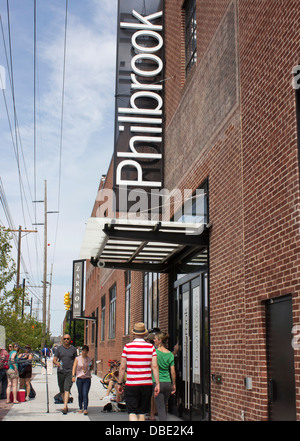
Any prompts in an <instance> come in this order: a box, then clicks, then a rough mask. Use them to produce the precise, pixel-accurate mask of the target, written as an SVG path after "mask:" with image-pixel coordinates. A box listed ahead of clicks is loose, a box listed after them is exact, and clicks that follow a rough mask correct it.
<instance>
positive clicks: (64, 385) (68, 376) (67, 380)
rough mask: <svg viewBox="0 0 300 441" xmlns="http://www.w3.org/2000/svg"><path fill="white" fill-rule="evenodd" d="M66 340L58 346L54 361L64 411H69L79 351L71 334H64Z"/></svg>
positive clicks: (64, 412)
mask: <svg viewBox="0 0 300 441" xmlns="http://www.w3.org/2000/svg"><path fill="white" fill-rule="evenodd" d="M63 338H64V341H63V344H62V345H61V346H59V347H58V348H57V351H56V354H55V357H54V359H53V363H54V364H55V365H56V366H57V380H58V386H59V391H60V393H61V396H62V399H63V402H64V407H63V409H62V413H63V414H66V413H67V412H68V402H69V396H70V391H71V387H72V384H73V383H72V368H73V363H74V360H75V358H76V357H77V351H76V349H75V348H74V346H72V345H71V337H70V335H69V334H66V335H64V337H63Z"/></svg>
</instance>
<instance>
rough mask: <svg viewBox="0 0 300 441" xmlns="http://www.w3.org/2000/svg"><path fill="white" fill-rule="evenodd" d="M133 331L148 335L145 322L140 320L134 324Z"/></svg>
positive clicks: (136, 333) (137, 333)
mask: <svg viewBox="0 0 300 441" xmlns="http://www.w3.org/2000/svg"><path fill="white" fill-rule="evenodd" d="M132 333H133V334H135V335H146V334H148V330H147V329H146V327H145V323H142V322H139V323H136V324H135V325H134V328H133V330H132Z"/></svg>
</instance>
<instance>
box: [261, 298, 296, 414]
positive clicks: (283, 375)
mask: <svg viewBox="0 0 300 441" xmlns="http://www.w3.org/2000/svg"><path fill="white" fill-rule="evenodd" d="M266 325H267V326H266V330H267V357H268V400H269V420H270V421H295V420H296V396H295V372H294V352H293V347H292V328H293V316H292V296H284V297H278V298H275V299H271V300H268V302H267V303H266Z"/></svg>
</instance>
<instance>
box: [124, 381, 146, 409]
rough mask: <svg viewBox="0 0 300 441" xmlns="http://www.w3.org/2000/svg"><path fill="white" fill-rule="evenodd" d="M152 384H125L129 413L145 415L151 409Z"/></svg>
mask: <svg viewBox="0 0 300 441" xmlns="http://www.w3.org/2000/svg"><path fill="white" fill-rule="evenodd" d="M151 396H152V386H150V385H149V386H125V402H126V409H127V412H128V413H134V414H136V415H139V414H141V415H143V414H145V413H147V412H149V411H150V406H151Z"/></svg>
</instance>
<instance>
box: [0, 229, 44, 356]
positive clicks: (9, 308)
mask: <svg viewBox="0 0 300 441" xmlns="http://www.w3.org/2000/svg"><path fill="white" fill-rule="evenodd" d="M10 241H11V236H10V234H9V232H7V231H4V228H3V227H1V225H0V325H2V326H4V327H5V331H6V339H7V342H16V343H18V344H19V345H20V346H22V347H24V346H25V345H26V344H29V345H31V347H32V349H33V350H34V349H39V348H41V342H42V339H43V335H44V326H43V324H42V323H40V322H38V321H37V320H36V319H35V318H33V317H31V316H30V314H26V313H25V312H24V305H26V302H27V301H28V298H27V295H26V293H25V292H23V288H16V287H13V288H9V284H10V283H11V282H12V281H13V278H14V276H15V274H16V269H15V262H14V260H13V259H12V257H11V255H10V253H11V249H12V246H11V244H10ZM47 340H48V341H46V344H47V343H48V344H49V343H50V341H49V337H48V338H47Z"/></svg>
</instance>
